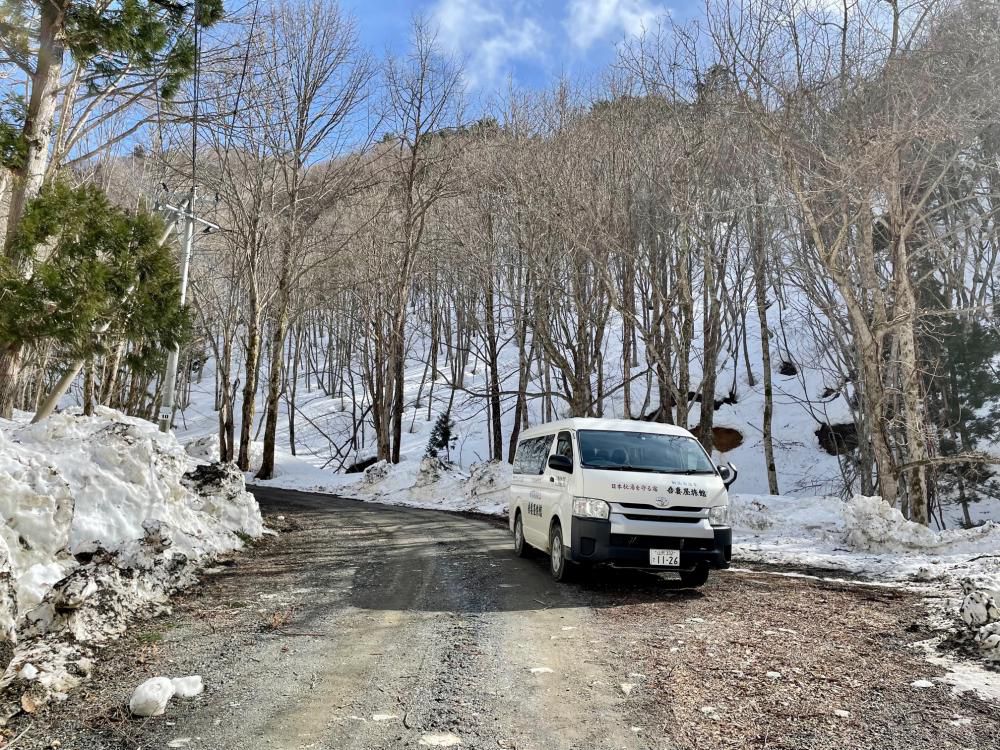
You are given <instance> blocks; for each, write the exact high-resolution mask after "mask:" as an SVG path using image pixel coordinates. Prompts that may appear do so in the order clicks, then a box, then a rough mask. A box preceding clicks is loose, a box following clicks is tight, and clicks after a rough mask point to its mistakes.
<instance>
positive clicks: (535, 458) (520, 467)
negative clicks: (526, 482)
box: [514, 435, 552, 474]
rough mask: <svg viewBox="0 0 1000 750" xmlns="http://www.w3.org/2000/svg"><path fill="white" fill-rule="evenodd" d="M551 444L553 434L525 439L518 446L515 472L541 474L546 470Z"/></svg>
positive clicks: (515, 456) (515, 455)
mask: <svg viewBox="0 0 1000 750" xmlns="http://www.w3.org/2000/svg"><path fill="white" fill-rule="evenodd" d="M551 446H552V436H551V435H544V436H543V437H537V438H532V439H531V440H523V441H522V442H521V443H520V444H519V445H518V446H517V453H515V454H514V473H515V474H541V473H542V472H543V471H545V462H546V461H547V460H548V457H549V448H550V447H551Z"/></svg>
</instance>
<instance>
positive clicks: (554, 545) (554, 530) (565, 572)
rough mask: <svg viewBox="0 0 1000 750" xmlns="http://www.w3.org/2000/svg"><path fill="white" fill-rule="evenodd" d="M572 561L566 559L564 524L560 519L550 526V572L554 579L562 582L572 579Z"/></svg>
mask: <svg viewBox="0 0 1000 750" xmlns="http://www.w3.org/2000/svg"><path fill="white" fill-rule="evenodd" d="M571 570H572V568H571V566H570V563H569V562H567V561H566V547H565V546H564V545H563V536H562V526H560V525H559V522H558V521H555V522H553V524H552V526H551V527H550V528H549V572H550V573H551V574H552V578H553V580H556V581H559V582H560V583H561V582H565V581H568V580H569V579H570V571H571Z"/></svg>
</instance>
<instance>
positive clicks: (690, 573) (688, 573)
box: [681, 563, 708, 589]
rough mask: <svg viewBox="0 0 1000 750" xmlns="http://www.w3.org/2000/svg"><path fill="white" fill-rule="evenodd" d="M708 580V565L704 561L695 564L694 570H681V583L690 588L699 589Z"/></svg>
mask: <svg viewBox="0 0 1000 750" xmlns="http://www.w3.org/2000/svg"><path fill="white" fill-rule="evenodd" d="M707 581H708V566H707V565H705V564H704V563H700V564H698V565H695V566H694V568H693V569H692V570H682V571H681V585H683V586H684V588H688V589H698V588H701V587H702V586H704V585H705V583H706V582H707Z"/></svg>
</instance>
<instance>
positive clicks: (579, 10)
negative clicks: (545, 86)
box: [565, 0, 669, 49]
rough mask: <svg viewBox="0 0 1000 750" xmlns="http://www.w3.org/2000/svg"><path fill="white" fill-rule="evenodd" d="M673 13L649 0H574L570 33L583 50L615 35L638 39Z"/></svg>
mask: <svg viewBox="0 0 1000 750" xmlns="http://www.w3.org/2000/svg"><path fill="white" fill-rule="evenodd" d="M668 12H669V11H668V10H667V8H666V7H665V6H663V5H659V4H656V3H653V2H650V1H649V0H570V2H569V5H568V7H567V11H566V13H567V15H566V22H565V25H566V30H567V31H568V32H569V36H570V40H571V41H572V43H573V44H574V45H575V46H576V47H578V48H579V49H587V48H588V47H590V46H591V45H592V44H593V43H594V42H596V41H597V40H599V39H604V38H606V37H609V36H611V35H621V34H627V35H629V36H636V35H638V34H641V33H642V31H643V29H648V28H650V27H651V26H652V25H653V24H654V22H655V21H656V19H657V18H658V17H660V16H664V15H666V14H667V13H668Z"/></svg>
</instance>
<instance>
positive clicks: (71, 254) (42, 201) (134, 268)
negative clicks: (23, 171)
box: [0, 182, 189, 360]
mask: <svg viewBox="0 0 1000 750" xmlns="http://www.w3.org/2000/svg"><path fill="white" fill-rule="evenodd" d="M162 232H163V224H162V222H161V221H160V220H159V218H158V217H156V216H153V215H150V214H136V215H129V214H127V213H126V212H125V211H123V210H122V209H120V208H118V207H117V206H114V205H112V204H111V203H110V201H109V200H108V198H107V197H106V196H105V195H104V193H103V192H101V191H100V190H99V189H98V188H96V187H93V186H83V187H78V188H71V187H69V186H67V185H65V184H63V183H60V182H57V183H54V184H52V185H50V186H48V187H47V188H46V189H45V190H43V191H42V193H41V194H40V195H39V196H38V197H37V198H35V199H34V200H33V201H32V202H31V203H29V204H28V208H27V210H26V211H25V214H24V218H23V220H22V221H21V224H20V227H19V229H18V232H17V233H16V234H15V235H14V238H13V240H12V242H11V244H10V247H9V249H10V254H9V255H8V256H6V257H4V258H0V288H2V289H3V290H4V293H3V297H2V299H0V341H2V342H4V343H5V344H6V345H7V346H18V347H21V346H28V345H33V344H36V343H38V342H40V341H43V340H48V341H55V342H57V343H59V344H60V345H61V347H60V349H61V351H62V353H63V354H64V355H65V356H66V357H67V358H69V359H72V360H79V359H85V358H87V357H90V356H93V355H94V354H99V353H102V351H103V350H102V338H103V337H102V336H101V335H100V332H101V331H111V332H113V333H114V335H116V336H117V337H119V338H125V339H128V340H130V341H135V342H138V343H139V344H140V346H139V350H140V351H143V348H144V347H146V348H148V347H150V346H152V347H155V348H156V349H159V350H162V349H164V348H169V347H172V346H174V344H176V343H177V342H178V341H179V340H180V338H181V337H182V336H183V335H184V333H185V332H186V330H187V328H188V325H189V322H188V318H187V314H186V313H185V311H184V310H183V309H182V308H181V307H180V276H179V273H178V269H177V264H176V261H175V260H174V258H173V254H172V253H171V251H170V249H169V248H168V247H165V246H161V245H160V243H159V238H160V236H161V235H162ZM38 247H45V248H46V252H45V255H44V257H40V258H39V259H38V260H37V263H36V265H35V269H34V273H33V274H32V275H31V276H30V278H25V277H24V276H22V275H21V273H20V272H19V270H18V269H19V261H20V256H21V254H23V253H34V252H35V248H38Z"/></svg>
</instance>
